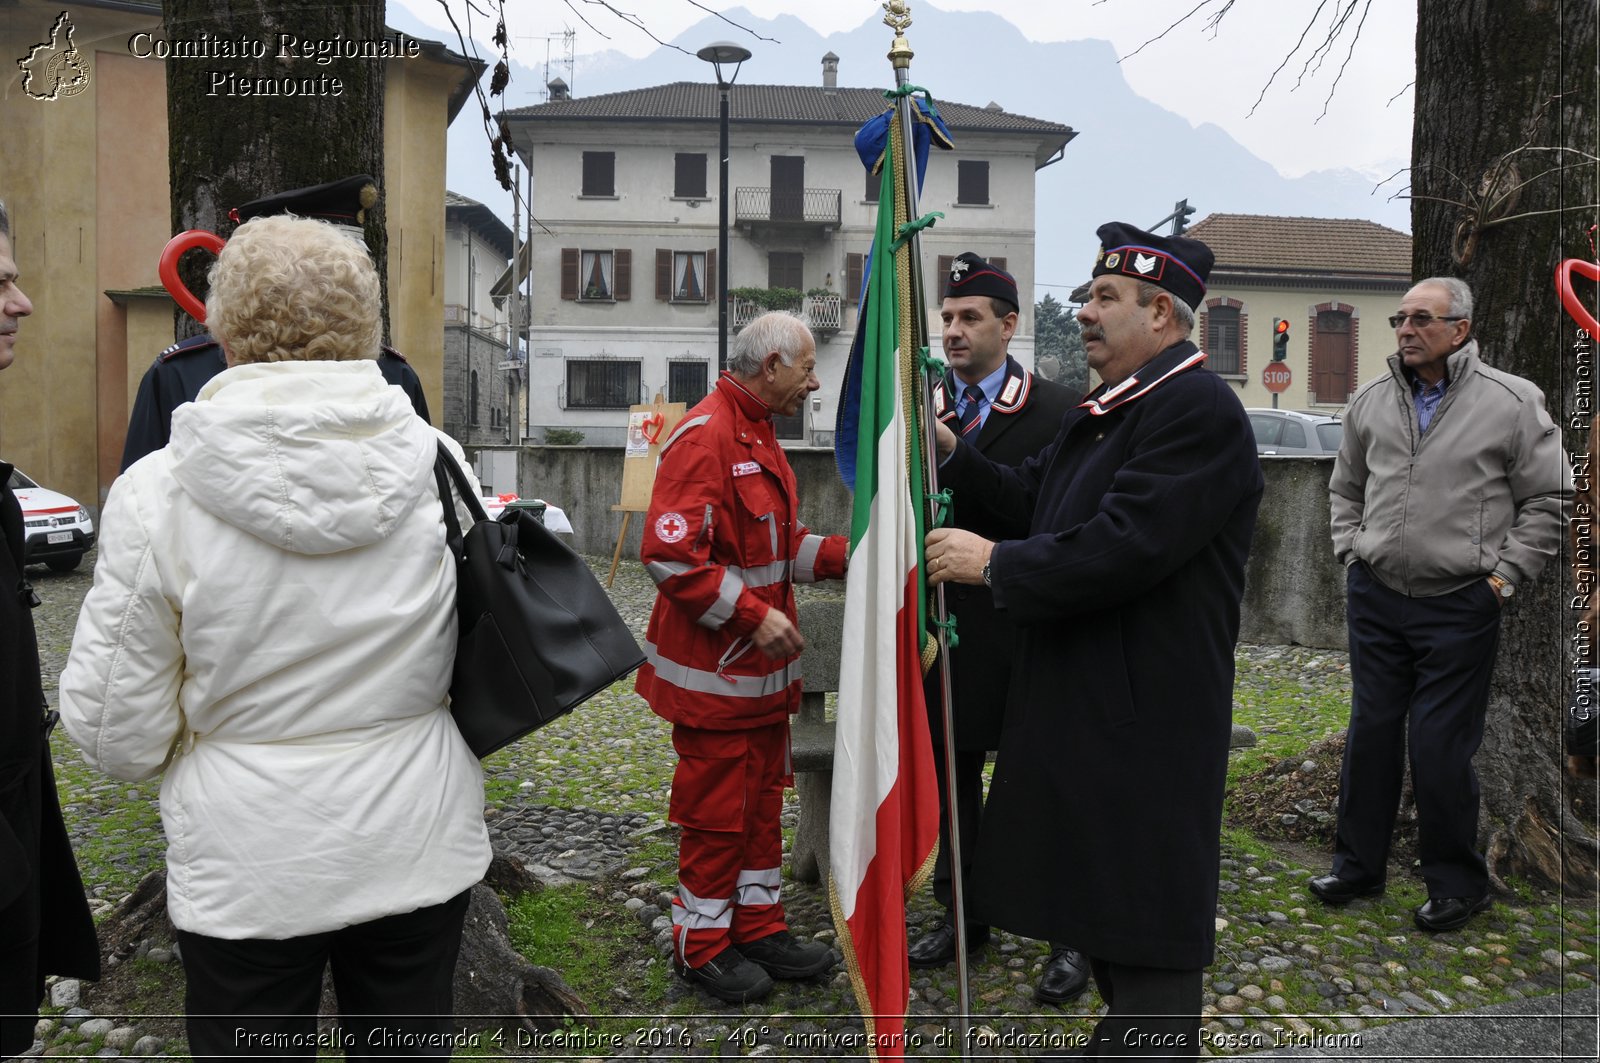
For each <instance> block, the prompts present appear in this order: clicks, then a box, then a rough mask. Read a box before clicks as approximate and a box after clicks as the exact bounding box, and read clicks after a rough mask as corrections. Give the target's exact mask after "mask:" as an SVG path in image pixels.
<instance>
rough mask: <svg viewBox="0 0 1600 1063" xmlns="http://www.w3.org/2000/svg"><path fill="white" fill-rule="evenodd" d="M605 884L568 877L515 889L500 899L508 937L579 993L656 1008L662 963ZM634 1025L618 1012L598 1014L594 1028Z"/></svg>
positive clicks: (627, 1029) (621, 1006) (620, 1029)
mask: <svg viewBox="0 0 1600 1063" xmlns="http://www.w3.org/2000/svg"><path fill="white" fill-rule="evenodd" d="M609 888H610V887H607V886H594V885H588V884H574V885H570V886H552V887H550V888H547V889H543V890H539V891H537V892H534V893H525V894H523V895H522V896H520V897H518V898H516V899H515V900H513V901H511V902H510V903H509V904H507V905H506V916H507V918H508V920H509V923H510V938H511V944H512V946H513V947H515V948H516V949H517V951H518V952H520V953H522V955H524V956H526V957H527V959H528V962H530V963H533V964H537V965H539V966H542V967H550V968H552V969H554V970H556V971H558V972H560V974H561V976H562V978H563V979H565V980H566V983H567V984H568V985H570V986H571V987H572V989H573V990H574V991H575V992H576V993H577V994H578V996H579V997H580V998H581V999H583V1000H585V1001H605V1002H615V1003H616V1007H617V1010H618V1011H629V1012H636V1013H639V1014H652V1015H653V1014H658V1013H660V1012H661V1011H662V1009H663V1006H664V1004H665V1001H666V995H667V978H668V972H667V970H666V963H665V961H664V960H663V959H662V958H661V957H659V956H657V955H656V952H655V948H654V945H653V944H652V943H651V942H650V941H649V940H648V933H649V932H648V930H647V929H645V928H644V927H643V926H642V925H641V924H640V923H639V921H638V920H637V919H636V918H635V917H634V915H633V913H632V912H630V911H628V910H627V909H626V908H625V907H623V905H622V904H621V903H620V902H617V901H614V900H612V899H611V898H610V897H609V895H608V894H607V893H606V890H608V889H609ZM602 1006H604V1005H602ZM637 1025H638V1024H637V1023H636V1022H633V1021H630V1020H629V1019H627V1018H626V1017H623V1016H600V1017H597V1019H596V1021H595V1023H594V1029H595V1030H596V1031H598V1032H602V1033H608V1034H609V1033H616V1034H631V1033H632V1031H633V1029H634V1027H636V1026H637Z"/></svg>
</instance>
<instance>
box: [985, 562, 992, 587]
mask: <svg viewBox="0 0 1600 1063" xmlns="http://www.w3.org/2000/svg"><path fill="white" fill-rule="evenodd" d="M993 564H994V562H993V561H992V560H990V561H985V562H984V563H983V585H984V586H985V587H993V586H994V584H993V583H990V582H989V566H991V565H993Z"/></svg>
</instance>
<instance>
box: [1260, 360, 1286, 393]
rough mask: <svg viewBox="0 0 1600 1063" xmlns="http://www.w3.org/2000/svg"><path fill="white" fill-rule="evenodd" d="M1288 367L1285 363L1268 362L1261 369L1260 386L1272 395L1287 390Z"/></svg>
mask: <svg viewBox="0 0 1600 1063" xmlns="http://www.w3.org/2000/svg"><path fill="white" fill-rule="evenodd" d="M1289 380H1290V374H1289V366H1288V364H1287V363H1285V362H1268V363H1267V364H1266V365H1264V366H1262V367H1261V384H1262V386H1263V387H1265V388H1266V389H1267V390H1268V391H1270V392H1272V393H1273V394H1274V395H1278V394H1282V393H1283V392H1285V391H1288V390H1289Z"/></svg>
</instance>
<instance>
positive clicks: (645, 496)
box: [606, 392, 688, 589]
mask: <svg viewBox="0 0 1600 1063" xmlns="http://www.w3.org/2000/svg"><path fill="white" fill-rule="evenodd" d="M687 409H688V407H687V406H685V405H684V404H683V403H681V402H667V401H666V400H665V399H664V398H663V397H662V395H661V393H660V392H657V393H656V397H655V401H653V402H651V403H649V404H648V405H639V406H630V407H628V445H627V447H626V449H625V450H624V451H623V455H622V500H621V501H620V502H618V503H617V504H616V505H614V506H612V507H611V512H613V513H621V514H622V530H621V531H619V532H618V533H617V548H616V549H615V550H613V551H612V553H611V572H610V573H609V574H608V575H607V576H606V587H607V588H608V589H609V588H610V586H611V582H612V581H613V580H615V579H616V578H617V565H619V564H620V563H621V562H622V543H623V540H625V539H627V537H628V522H629V521H630V520H631V519H632V518H633V515H634V514H635V513H644V512H647V511H648V510H649V509H650V492H651V491H653V490H654V489H655V485H656V465H657V464H658V463H659V462H660V461H661V444H663V443H665V442H666V441H667V440H669V439H671V438H672V433H673V431H674V430H675V429H676V428H677V427H678V422H679V421H681V420H683V415H684V412H685V411H686V410H687Z"/></svg>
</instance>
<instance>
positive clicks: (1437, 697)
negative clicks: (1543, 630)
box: [1333, 561, 1500, 897]
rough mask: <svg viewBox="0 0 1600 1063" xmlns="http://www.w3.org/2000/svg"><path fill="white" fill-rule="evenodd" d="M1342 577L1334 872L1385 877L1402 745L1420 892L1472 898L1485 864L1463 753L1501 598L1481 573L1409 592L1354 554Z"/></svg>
mask: <svg viewBox="0 0 1600 1063" xmlns="http://www.w3.org/2000/svg"><path fill="white" fill-rule="evenodd" d="M1346 580H1347V586H1348V592H1349V593H1348V605H1347V608H1346V613H1347V616H1348V620H1349V627H1350V678H1351V682H1352V687H1353V689H1352V694H1351V699H1350V731H1349V735H1348V737H1347V738H1346V740H1345V747H1344V767H1343V769H1342V771H1341V772H1340V775H1339V826H1338V835H1337V838H1336V840H1335V843H1334V857H1333V872H1334V874H1336V875H1338V876H1339V877H1340V878H1344V879H1349V880H1352V881H1357V882H1373V881H1380V880H1382V879H1383V878H1384V877H1385V870H1386V868H1387V864H1388V858H1389V841H1390V837H1391V835H1392V834H1393V830H1394V818H1395V813H1396V812H1397V811H1398V809H1399V805H1400V787H1401V779H1402V776H1403V774H1404V764H1405V761H1404V759H1403V758H1405V756H1406V752H1407V747H1408V746H1409V751H1410V760H1411V785H1412V790H1413V792H1414V793H1415V794H1416V799H1417V841H1418V855H1419V856H1420V857H1421V862H1422V877H1423V878H1424V879H1425V880H1426V881H1427V884H1428V895H1429V896H1430V897H1481V896H1483V895H1484V894H1485V893H1487V892H1488V889H1489V874H1488V869H1487V867H1486V865H1485V863H1484V859H1483V854H1482V853H1480V852H1479V851H1478V776H1477V773H1476V772H1475V771H1473V769H1472V756H1473V754H1474V753H1476V752H1477V751H1478V744H1479V743H1480V742H1482V741H1483V721H1484V716H1485V715H1486V713H1487V712H1488V707H1489V677H1490V675H1491V673H1492V672H1493V670H1494V655H1495V649H1496V647H1497V646H1498V645H1499V641H1500V605H1499V602H1498V600H1497V599H1496V598H1495V595H1494V591H1493V589H1492V588H1490V586H1489V584H1488V582H1487V581H1486V580H1474V581H1473V582H1472V583H1471V584H1470V585H1469V586H1466V587H1463V588H1462V589H1460V590H1458V591H1454V592H1452V593H1450V594H1441V595H1437V596H1435V597H1431V598H1408V597H1406V596H1405V595H1403V594H1399V593H1397V592H1395V591H1392V590H1390V589H1389V588H1388V587H1385V586H1384V585H1383V584H1382V583H1380V582H1378V580H1377V578H1376V577H1374V576H1373V575H1372V572H1371V571H1370V570H1369V569H1368V568H1367V566H1366V565H1365V564H1364V563H1363V562H1359V561H1358V562H1356V563H1355V564H1353V565H1351V566H1350V568H1349V570H1348V572H1347V574H1346Z"/></svg>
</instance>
